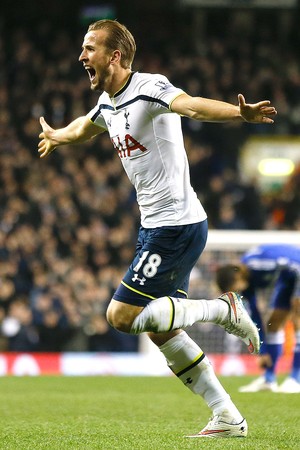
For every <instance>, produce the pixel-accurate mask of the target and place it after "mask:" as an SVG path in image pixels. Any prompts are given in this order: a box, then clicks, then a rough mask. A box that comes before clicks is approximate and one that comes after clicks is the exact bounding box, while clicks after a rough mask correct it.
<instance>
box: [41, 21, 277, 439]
mask: <svg viewBox="0 0 300 450" xmlns="http://www.w3.org/2000/svg"><path fill="white" fill-rule="evenodd" d="M135 51H136V46H135V41H134V38H133V36H132V34H131V33H130V32H129V30H128V29H127V28H126V27H125V26H124V25H122V24H120V23H119V22H118V21H113V20H100V21H97V22H95V23H93V24H91V25H90V26H89V28H88V31H87V34H86V35H85V37H84V41H83V45H82V52H81V54H80V57H79V61H81V62H82V63H83V67H84V69H85V70H86V71H87V73H88V76H89V79H90V84H91V89H92V90H94V91H100V92H101V94H100V97H99V101H98V103H97V105H96V106H95V107H94V108H93V109H92V110H91V111H90V112H89V113H88V114H87V115H86V116H83V117H79V118H77V119H75V120H74V121H72V122H71V123H70V124H69V125H67V126H66V127H64V128H62V129H57V130H54V129H53V128H51V127H50V125H48V124H47V122H46V121H45V119H44V118H41V119H40V123H41V126H42V133H41V134H40V139H41V141H40V143H39V150H38V151H39V153H40V157H41V158H44V157H46V156H48V155H49V154H50V153H51V152H52V151H53V150H54V149H55V148H56V147H58V146H60V145H65V144H75V143H81V142H84V141H87V140H88V139H91V138H93V137H94V136H96V135H98V134H100V133H103V132H105V131H108V133H109V135H110V138H111V141H112V144H113V147H114V148H115V150H116V151H117V152H118V155H119V157H120V160H121V163H122V164H123V166H124V169H125V171H126V173H127V175H128V177H129V179H130V181H131V182H132V184H133V185H134V187H135V189H136V194H137V202H138V205H139V208H140V213H141V227H140V230H139V235H138V241H137V246H136V253H135V257H134V259H133V261H132V263H131V265H130V267H129V269H128V271H127V273H126V274H125V276H124V278H123V280H122V281H121V283H120V285H119V287H118V288H117V290H116V292H115V294H114V295H113V299H112V300H111V302H110V304H109V307H108V310H107V318H108V321H109V322H110V324H111V325H112V326H113V327H115V328H116V329H118V330H120V331H123V332H126V333H132V334H139V333H142V332H148V333H149V337H150V339H151V340H152V341H153V342H154V343H155V344H156V345H157V346H158V347H159V349H160V351H161V352H162V353H163V354H164V356H165V357H166V360H167V363H168V365H169V366H170V368H171V370H172V371H173V372H174V373H175V374H176V375H177V377H178V378H179V379H180V380H181V381H182V382H183V383H184V384H185V385H186V386H187V387H188V388H189V389H190V390H191V391H192V392H194V393H196V394H199V395H200V396H202V397H203V399H204V401H205V402H206V403H207V405H208V407H209V408H210V409H211V410H212V415H213V418H212V420H210V421H209V423H208V425H207V426H206V427H205V428H204V429H203V430H202V431H201V432H200V433H198V434H196V435H195V436H196V437H206V436H208V437H227V436H246V435H247V423H246V420H245V419H244V418H243V416H242V415H241V413H240V412H239V411H238V409H237V408H236V406H235V405H234V404H233V402H232V401H231V399H230V397H229V395H228V394H227V392H226V391H225V390H224V388H223V387H222V386H221V384H220V383H219V381H218V379H217V377H216V376H215V374H214V371H213V368H212V366H211V364H210V362H209V361H208V359H207V357H206V356H205V355H204V353H203V351H202V350H201V349H200V347H199V346H198V345H197V344H196V343H195V342H194V341H192V340H191V339H190V337H189V336H188V335H187V334H186V332H184V331H183V330H182V328H185V327H186V326H188V325H192V324H193V323H194V322H197V321H198V322H213V323H217V324H219V325H220V326H221V327H224V328H225V330H227V331H228V332H229V333H232V334H234V335H237V336H239V337H240V338H241V339H242V340H243V341H244V342H245V343H246V345H247V346H248V348H249V351H250V352H253V353H255V352H258V351H259V347H260V341H259V335H258V331H257V328H256V326H255V325H254V324H253V322H252V320H251V319H250V316H249V315H248V313H247V312H246V310H245V308H244V307H243V304H242V301H241V299H240V297H239V296H238V295H236V294H234V293H228V294H224V295H222V296H221V297H220V298H219V299H214V300H210V301H207V300H187V290H188V284H189V275H190V272H191V269H192V268H193V266H194V264H195V263H196V261H197V259H198V258H199V256H200V254H201V253H202V251H203V249H204V247H205V243H206V237H207V218H206V213H205V211H204V209H203V207H202V205H201V203H200V201H199V200H198V199H197V197H196V194H195V192H194V190H193V189H192V187H191V184H190V176H189V167H188V161H187V156H186V152H185V148H184V143H183V136H182V130H181V123H180V116H187V117H190V118H192V119H196V120H202V121H214V122H225V121H247V122H253V123H265V124H269V123H273V116H274V115H275V114H276V110H275V108H274V107H273V106H271V105H270V102H269V101H261V102H258V103H255V104H248V103H246V102H245V98H244V97H243V95H241V94H240V95H239V96H238V104H237V105H232V104H229V103H225V102H221V101H215V100H210V99H206V98H200V97H191V96H189V95H188V94H187V93H185V92H183V91H182V90H181V89H179V88H177V87H175V86H173V85H172V84H171V83H170V82H169V80H168V79H167V78H166V77H165V76H163V75H159V74H155V75H154V74H147V73H139V72H134V71H132V69H131V66H132V61H133V58H134V55H135Z"/></svg>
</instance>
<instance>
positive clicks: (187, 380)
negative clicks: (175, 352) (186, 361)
mask: <svg viewBox="0 0 300 450" xmlns="http://www.w3.org/2000/svg"><path fill="white" fill-rule="evenodd" d="M192 382H193V380H192V378H191V377H188V378H187V379H186V380H185V383H184V384H185V386H186V385H187V384H192Z"/></svg>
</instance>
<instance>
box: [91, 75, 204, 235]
mask: <svg viewBox="0 0 300 450" xmlns="http://www.w3.org/2000/svg"><path fill="white" fill-rule="evenodd" d="M182 93H183V91H182V90H181V89H178V88H176V87H174V86H173V85H172V84H171V83H170V82H169V81H168V79H167V78H166V77H165V76H163V75H153V74H145V73H138V72H134V73H132V74H131V76H130V78H129V80H128V81H127V83H126V84H125V86H124V87H123V88H122V89H120V90H119V91H118V92H117V93H116V94H115V95H114V96H113V97H112V98H110V97H109V95H108V94H107V93H106V92H104V93H103V94H101V95H100V97H99V101H98V103H97V106H95V108H93V109H92V110H91V111H90V112H89V113H88V115H87V116H88V117H89V118H90V120H91V121H92V122H93V123H95V124H96V125H98V126H100V127H101V128H104V129H106V130H107V131H108V132H109V135H110V138H111V141H112V143H113V145H114V147H115V148H116V150H117V151H118V154H119V157H120V159H121V161H122V164H123V167H124V169H125V171H126V173H127V175H128V177H129V179H130V181H131V182H132V184H133V185H134V187H135V189H136V193H137V202H138V205H139V208H140V212H141V224H142V226H143V227H145V228H156V227H160V226H164V225H166V226H173V225H187V224H191V223H196V222H201V221H203V220H204V219H206V213H205V211H204V209H203V207H202V205H201V203H200V201H199V200H198V198H197V196H196V193H195V192H194V190H193V188H192V186H191V184H190V173H189V166H188V160H187V155H186V151H185V148H184V143H183V136H182V130H181V119H180V116H179V115H178V114H175V113H172V111H171V110H170V105H171V103H172V101H173V100H174V98H176V97H177V96H178V95H180V94H182Z"/></svg>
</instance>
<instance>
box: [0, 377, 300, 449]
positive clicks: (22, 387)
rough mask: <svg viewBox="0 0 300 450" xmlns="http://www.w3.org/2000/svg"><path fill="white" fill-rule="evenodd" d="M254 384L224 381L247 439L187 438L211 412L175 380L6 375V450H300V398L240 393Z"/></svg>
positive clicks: (1, 424)
mask: <svg viewBox="0 0 300 450" xmlns="http://www.w3.org/2000/svg"><path fill="white" fill-rule="evenodd" d="M251 379H252V378H250V377H225V378H222V379H221V381H222V383H223V385H224V387H225V388H226V389H227V390H228V392H229V393H230V394H231V397H232V399H233V400H234V402H235V403H236V405H237V406H238V407H239V409H240V410H241V412H242V413H243V414H244V415H245V417H246V418H247V421H248V425H249V434H248V437H247V438H246V439H237V438H235V439H234V438H231V439H186V438H184V435H185V434H188V433H194V432H197V431H199V430H200V429H201V428H202V427H203V426H205V425H206V423H207V421H208V419H209V416H210V411H209V410H208V408H207V406H206V405H205V403H204V402H203V401H202V399H200V398H198V397H197V396H195V395H193V394H192V393H191V392H190V391H189V390H188V389H187V388H185V387H184V386H183V385H182V384H181V383H180V382H179V381H178V380H177V379H176V378H175V377H164V378H163V377H162V378H161V377H158V378H156V377H151V378H150V377H128V378H127V377H123V378H120V377H45V376H43V377H3V378H1V379H0V386H1V387H0V449H7V450H38V449H45V450H46V449H47V450H56V449H60V450H64V449H70V450H77V449H78V450H93V449H101V450H118V449H120V450H164V449H166V450H181V449H184V450H189V449H199V448H201V449H214V450H218V449H227V450H235V449H249V450H250V449H251V450H252V449H253V450H259V449H262V450H269V449H272V450H273V449H274V450H281V449H287V450H299V449H300V395H299V394H298V395H297V394H294V395H293V394H289V395H287V394H274V393H262V392H260V393H256V394H240V393H239V392H238V387H239V386H241V385H243V384H245V383H247V382H249V381H250V380H251Z"/></svg>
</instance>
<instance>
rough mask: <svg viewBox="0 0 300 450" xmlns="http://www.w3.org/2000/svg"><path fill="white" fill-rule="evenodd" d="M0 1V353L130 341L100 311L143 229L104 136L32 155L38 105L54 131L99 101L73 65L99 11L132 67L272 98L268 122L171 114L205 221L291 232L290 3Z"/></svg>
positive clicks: (298, 220)
mask: <svg viewBox="0 0 300 450" xmlns="http://www.w3.org/2000/svg"><path fill="white" fill-rule="evenodd" d="M0 10H1V13H0V67H1V69H0V351H2V352H3V351H8V352H16V351H17V352H19V351H21V352H60V351H62V352H69V351H70V352H72V351H81V352H86V351H89V352H103V351H105V352H137V351H138V350H139V340H138V338H137V337H135V336H127V335H124V334H121V333H119V332H116V331H115V330H113V329H112V328H111V327H109V325H108V324H107V322H106V319H105V310H106V306H107V304H108V302H109V300H110V298H111V296H112V293H113V292H114V290H115V288H116V287H117V286H118V284H119V282H120V280H121V278H122V276H123V274H124V272H125V271H126V269H127V267H128V265H129V263H130V261H131V259H132V256H133V252H134V246H135V241H136V234H137V228H138V225H139V212H138V209H137V206H136V201H135V193H134V191H133V189H132V186H131V184H130V183H129V181H128V180H127V177H126V175H125V174H124V173H123V169H122V167H121V164H120V161H119V159H118V156H117V154H116V152H114V150H113V148H112V145H111V143H110V140H109V138H108V136H106V135H105V136H100V137H99V138H97V139H95V140H93V141H92V142H90V143H88V144H85V145H82V146H76V147H75V148H70V147H64V148H61V149H59V150H58V151H57V152H55V154H53V155H52V156H51V157H50V158H48V159H46V160H40V159H39V155H38V153H37V144H38V135H39V133H40V125H39V117H40V116H41V115H43V116H45V118H46V120H47V121H48V122H49V123H50V124H51V125H52V126H53V127H54V128H59V127H63V126H65V125H66V124H68V123H69V122H70V121H71V120H73V119H74V118H76V117H78V116H80V115H84V114H86V113H87V112H88V111H89V110H90V109H91V108H92V107H93V106H94V105H95V104H96V102H97V98H98V94H97V93H94V92H91V91H90V87H89V86H90V85H89V80H88V77H87V75H86V73H85V71H84V70H83V68H82V65H81V64H80V63H79V62H78V56H79V54H80V51H81V45H82V40H83V36H84V34H85V32H86V29H87V26H88V24H89V23H91V22H93V21H95V20H98V19H101V18H112V19H118V20H119V21H120V22H122V23H124V24H125V25H126V26H127V27H128V28H129V29H130V30H131V32H132V33H133V34H134V36H135V38H136V42H137V48H138V50H137V55H136V59H135V63H134V66H133V70H136V71H141V72H152V73H163V74H165V75H166V76H167V77H168V78H169V80H170V81H171V82H172V83H173V84H175V85H176V86H178V87H181V88H183V89H184V90H186V91H187V92H188V93H189V94H191V95H199V96H203V97H210V98H214V99H220V100H225V101H229V102H231V103H236V102H237V94H238V93H243V94H244V95H245V97H246V101H247V102H256V101H258V100H263V99H269V100H271V102H272V103H273V105H274V106H275V107H276V108H277V110H278V116H277V118H276V121H275V125H273V126H269V125H249V124H224V125H220V124H207V123H200V122H193V121H190V120H189V121H188V120H186V119H183V120H182V124H183V130H184V136H185V143H186V148H187V153H188V157H189V161H190V168H191V180H192V185H193V187H194V189H195V190H196V191H197V193H198V196H199V198H200V199H201V201H202V203H203V205H204V207H205V209H206V211H207V213H208V217H209V226H210V229H211V230H252V231H253V230H260V231H261V230H269V231H274V230H281V231H282V230H285V231H294V232H295V231H299V232H300V151H299V148H300V137H299V136H300V54H299V48H300V32H299V23H300V9H299V4H298V2H297V1H295V0H283V1H281V0H273V1H272V0H264V1H263V0H261V1H259V0H257V1H255V0H219V1H218V0H210V1H205V0H177V1H176V0H173V1H172V0H169V1H168V0H165V1H163V0H159V1H158V0H151V2H148V1H147V2H146V1H140V0H127V1H125V0H123V1H117V0H116V1H112V0H111V1H107V2H100V1H99V2H94V3H93V2H87V1H79V0H72V1H70V0H64V1H58V0H57V1H56V0H52V1H51V2H49V1H48V0H47V1H46V0H39V1H34V0H31V1H23V2H22V3H20V4H19V6H16V4H15V3H13V2H11V1H7V0H2V2H1V6H0ZM299 242H300V239H299ZM236 256H238V255H236ZM219 257H220V255H219V254H218V255H217V256H216V255H215V256H213V257H212V259H213V265H212V266H211V263H210V261H208V260H209V259H210V258H209V256H205V257H204V258H203V262H202V261H200V263H199V266H198V267H197V270H196V272H195V273H194V275H193V277H192V286H191V290H192V293H193V294H194V295H197V297H198V298H201V297H202V296H203V297H205V296H208V297H207V298H211V296H212V293H213V290H214V286H213V268H214V267H215V264H216V261H217V260H219ZM226 258H229V259H232V254H229V255H228V254H227V256H226V255H224V259H226ZM210 267H212V269H210ZM203 280H205V283H204V281H203ZM204 328H205V327H204ZM203 333H205V330H204V331H203ZM202 339H203V337H202ZM205 345H206V344H205V343H204V345H203V348H204V350H207V349H208V350H209V351H218V352H222V351H223V347H220V348H218V349H216V348H215V347H211V346H209V344H207V347H205Z"/></svg>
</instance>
